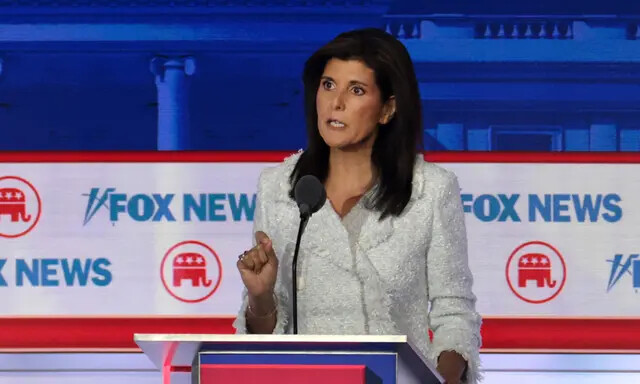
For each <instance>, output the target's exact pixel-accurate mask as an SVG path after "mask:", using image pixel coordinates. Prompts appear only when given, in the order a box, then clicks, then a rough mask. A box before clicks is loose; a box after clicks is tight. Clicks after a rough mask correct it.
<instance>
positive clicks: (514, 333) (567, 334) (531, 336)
mask: <svg viewBox="0 0 640 384" xmlns="http://www.w3.org/2000/svg"><path fill="white" fill-rule="evenodd" d="M232 322H233V318H230V317H224V318H205V317H173V318H169V317H164V318H146V317H131V318H121V317H103V318H97V317H86V318H78V317H76V318H72V317H69V318H45V317H26V318H25V317H16V318H6V317H5V318H0V349H3V350H24V349H48V350H52V349H69V350H84V349H136V344H135V343H134V341H133V334H134V333H191V334H193V333H213V334H229V333H233V332H234V329H233V327H232ZM638 330H640V319H637V318H617V319H614V318H610V319H606V318H605V319H592V318H584V319H581V318H555V319H554V318H493V317H492V318H486V319H484V322H483V326H482V337H483V348H484V349H486V350H501V349H507V350H508V349H512V350H552V351H553V350H558V351H561V350H584V351H587V352H588V351H601V350H608V351H638V350H640V332H639V331H638Z"/></svg>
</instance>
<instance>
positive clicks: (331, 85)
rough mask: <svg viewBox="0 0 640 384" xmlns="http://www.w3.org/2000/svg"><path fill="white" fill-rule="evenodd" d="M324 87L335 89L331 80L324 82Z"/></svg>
mask: <svg viewBox="0 0 640 384" xmlns="http://www.w3.org/2000/svg"><path fill="white" fill-rule="evenodd" d="M322 86H323V87H324V89H333V83H332V82H331V81H329V80H325V81H323V82H322Z"/></svg>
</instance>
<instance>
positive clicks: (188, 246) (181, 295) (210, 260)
mask: <svg viewBox="0 0 640 384" xmlns="http://www.w3.org/2000/svg"><path fill="white" fill-rule="evenodd" d="M160 278H161V279H162V284H163V285H164V288H165V289H166V290H167V293H168V294H169V295H170V296H171V297H173V298H174V299H176V300H179V301H182V302H184V303H199V302H202V301H204V300H207V299H208V298H210V297H211V296H212V295H213V294H214V293H215V292H216V291H217V290H218V287H219V286H220V283H221V282H222V262H221V261H220V258H219V257H218V254H217V253H216V251H214V250H213V248H212V247H210V246H209V245H207V244H205V243H203V242H201V241H196V240H186V241H182V242H179V243H177V244H175V245H174V246H172V247H171V248H169V250H168V251H167V252H166V253H165V254H164V257H163V258H162V263H161V264H160Z"/></svg>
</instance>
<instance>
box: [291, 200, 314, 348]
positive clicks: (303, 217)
mask: <svg viewBox="0 0 640 384" xmlns="http://www.w3.org/2000/svg"><path fill="white" fill-rule="evenodd" d="M305 208H306V209H305ZM309 217H311V212H310V209H309V207H308V206H306V204H303V205H302V206H301V207H300V226H299V227H298V238H297V239H296V248H295V251H294V252H293V262H292V263H291V279H292V280H293V292H292V293H293V297H292V304H293V334H294V335H297V334H298V251H299V250H300V240H301V239H302V233H303V232H304V229H305V227H306V226H307V222H308V221H309Z"/></svg>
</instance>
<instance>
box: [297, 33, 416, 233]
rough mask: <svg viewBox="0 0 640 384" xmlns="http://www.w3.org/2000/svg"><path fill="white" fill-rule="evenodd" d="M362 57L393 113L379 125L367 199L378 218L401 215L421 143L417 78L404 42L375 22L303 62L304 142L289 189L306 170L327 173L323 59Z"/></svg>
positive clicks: (339, 38)
mask: <svg viewBox="0 0 640 384" xmlns="http://www.w3.org/2000/svg"><path fill="white" fill-rule="evenodd" d="M332 58H336V59H340V60H350V59H354V60H360V61H362V62H363V63H364V64H366V65H367V66H368V67H369V68H371V69H372V70H373V71H374V73H375V77H376V83H377V85H378V88H380V90H381V96H382V101H383V103H384V102H386V101H387V100H388V99H389V98H390V97H391V96H395V102H396V112H395V114H394V116H393V118H392V119H391V120H390V121H389V122H388V123H387V124H384V125H380V127H379V130H378V135H377V137H376V140H375V142H374V144H373V150H372V153H371V161H372V163H373V166H374V167H375V168H376V170H377V172H378V177H379V180H378V185H377V187H376V188H375V189H374V194H373V195H372V196H371V198H370V200H369V203H370V204H369V205H370V207H371V208H373V209H374V210H376V211H379V212H381V214H380V220H382V219H384V218H385V217H387V216H389V215H393V216H399V215H400V214H401V213H402V211H403V210H404V208H405V207H406V205H407V204H408V203H409V199H410V198H411V190H412V188H411V182H412V180H413V167H414V164H415V160H416V155H417V154H418V153H419V151H420V150H421V149H422V114H421V112H420V95H419V93H418V82H417V80H416V75H415V71H414V69H413V64H412V62H411V58H410V57H409V53H408V52H407V49H406V48H405V46H404V45H403V44H402V43H401V42H400V41H398V40H397V39H395V38H394V37H393V36H391V35H390V34H388V33H386V32H384V31H382V30H380V29H375V28H367V29H359V30H354V31H349V32H345V33H342V34H340V35H338V36H337V37H336V38H334V39H333V40H331V41H330V42H329V43H327V44H326V45H325V46H323V47H322V48H320V49H319V50H318V51H316V52H315V53H314V54H313V55H311V57H310V58H309V59H308V60H307V62H306V63H305V66H304V72H303V77H302V79H303V82H304V97H305V115H306V125H307V137H308V144H307V149H306V150H305V151H304V152H303V153H302V155H301V156H300V158H299V159H298V162H297V163H296V165H295V168H294V170H293V172H292V173H291V176H290V179H289V181H290V184H291V191H290V195H291V196H293V186H295V184H296V182H297V181H298V180H299V179H300V178H301V177H302V176H304V175H307V174H311V175H314V176H316V177H317V178H318V179H320V180H321V181H322V182H324V181H326V179H327V176H328V173H329V146H328V145H327V144H326V143H325V142H324V140H323V139H322V137H321V136H320V132H319V130H318V111H317V110H316V94H317V92H318V87H319V86H320V79H321V77H322V74H323V72H324V68H325V66H326V64H327V62H328V61H329V60H330V59H332Z"/></svg>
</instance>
